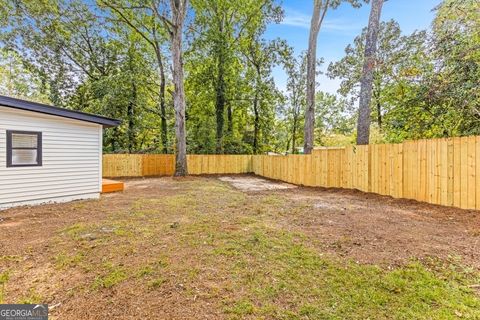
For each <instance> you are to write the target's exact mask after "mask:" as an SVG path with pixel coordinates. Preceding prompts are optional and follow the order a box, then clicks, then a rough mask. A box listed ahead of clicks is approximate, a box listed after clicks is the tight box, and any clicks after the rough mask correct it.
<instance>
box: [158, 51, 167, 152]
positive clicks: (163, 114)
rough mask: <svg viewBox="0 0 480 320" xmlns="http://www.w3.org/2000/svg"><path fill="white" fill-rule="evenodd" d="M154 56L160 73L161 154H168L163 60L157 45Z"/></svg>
mask: <svg viewBox="0 0 480 320" xmlns="http://www.w3.org/2000/svg"><path fill="white" fill-rule="evenodd" d="M155 54H156V56H157V63H158V68H159V73H160V92H159V94H160V117H161V120H162V122H161V137H162V147H163V153H168V135H167V108H166V103H165V69H164V67H163V58H162V55H161V53H160V48H159V47H158V44H157V45H156V46H155Z"/></svg>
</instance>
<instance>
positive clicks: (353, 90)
mask: <svg viewBox="0 0 480 320" xmlns="http://www.w3.org/2000/svg"><path fill="white" fill-rule="evenodd" d="M366 36H367V28H364V29H363V30H362V33H361V34H360V35H359V36H357V37H356V38H355V40H354V42H353V44H349V45H348V46H347V47H346V48H345V56H344V57H343V58H342V59H340V60H339V61H337V62H333V63H331V64H330V65H329V66H328V73H327V74H328V76H329V77H330V78H332V79H338V78H339V79H341V80H342V82H341V83H340V88H339V89H338V93H339V94H340V95H342V96H344V97H346V98H348V99H349V104H351V105H353V104H355V102H356V101H358V97H359V93H360V92H359V91H360V79H361V77H362V69H363V57H364V52H365V39H366ZM426 43H427V33H426V32H425V31H416V32H414V33H413V34H411V35H402V31H401V30H400V25H399V24H398V22H396V21H394V20H390V21H387V22H381V23H380V29H379V33H378V41H377V51H376V59H375V61H376V63H375V65H374V70H373V87H372V101H371V105H372V106H375V108H372V109H374V110H372V118H373V117H375V118H376V119H377V125H378V128H379V129H382V125H383V122H384V121H383V114H384V113H385V112H386V111H387V110H388V109H389V108H390V105H391V102H394V101H389V98H390V97H389V95H387V90H386V89H387V88H388V87H389V86H390V85H392V84H394V83H396V82H398V80H399V79H400V78H401V76H402V73H403V72H404V70H405V69H406V67H408V66H409V65H411V64H412V63H414V61H415V60H416V57H417V56H418V55H420V54H422V52H423V51H425V50H426Z"/></svg>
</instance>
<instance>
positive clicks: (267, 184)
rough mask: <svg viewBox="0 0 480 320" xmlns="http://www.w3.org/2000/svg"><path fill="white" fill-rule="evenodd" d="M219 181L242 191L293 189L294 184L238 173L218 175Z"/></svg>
mask: <svg viewBox="0 0 480 320" xmlns="http://www.w3.org/2000/svg"><path fill="white" fill-rule="evenodd" d="M218 179H219V180H220V181H224V182H228V183H230V184H231V185H232V186H233V187H235V188H237V189H239V190H242V191H251V192H253V191H268V190H286V189H295V188H297V186H296V185H293V184H290V183H285V182H278V181H271V180H267V179H263V178H260V177H256V176H249V175H239V176H226V177H219V178H218Z"/></svg>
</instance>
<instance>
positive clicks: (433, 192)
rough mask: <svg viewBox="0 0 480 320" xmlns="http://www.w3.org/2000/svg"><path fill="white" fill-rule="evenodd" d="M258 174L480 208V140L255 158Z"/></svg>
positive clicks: (420, 142) (364, 147) (468, 139)
mask: <svg viewBox="0 0 480 320" xmlns="http://www.w3.org/2000/svg"><path fill="white" fill-rule="evenodd" d="M253 170H254V173H255V174H258V175H261V176H264V177H268V178H272V179H278V180H283V181H286V182H290V183H294V184H301V185H305V186H320V187H339V188H351V189H358V190H361V191H365V192H374V193H378V194H382V195H390V196H393V197H395V198H407V199H414V200H418V201H424V202H429V203H433V204H441V205H446V206H455V207H459V208H464V209H480V137H462V138H449V139H431V140H418V141H407V142H404V143H402V144H380V145H369V146H351V147H346V148H334V149H328V148H326V149H319V150H314V152H313V153H312V155H289V156H253Z"/></svg>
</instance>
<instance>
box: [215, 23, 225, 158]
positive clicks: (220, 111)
mask: <svg viewBox="0 0 480 320" xmlns="http://www.w3.org/2000/svg"><path fill="white" fill-rule="evenodd" d="M218 31H219V33H220V34H223V32H224V20H222V21H221V23H220V25H219V26H218ZM222 40H223V39H222ZM222 40H220V41H218V42H217V50H218V61H217V72H218V73H217V81H216V84H215V93H216V100H215V115H216V120H217V132H216V139H217V145H216V152H217V153H223V124H224V112H225V103H226V94H225V90H226V83H225V43H224V41H222Z"/></svg>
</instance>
